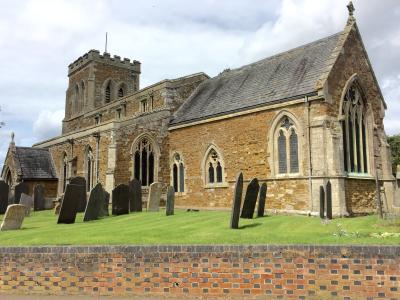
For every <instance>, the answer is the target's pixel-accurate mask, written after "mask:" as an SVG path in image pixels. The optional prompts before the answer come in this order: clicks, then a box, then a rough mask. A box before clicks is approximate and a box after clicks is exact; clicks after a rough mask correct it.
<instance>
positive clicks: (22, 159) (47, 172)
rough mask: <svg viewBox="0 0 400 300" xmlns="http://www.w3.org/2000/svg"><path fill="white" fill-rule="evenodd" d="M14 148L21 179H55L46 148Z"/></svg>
mask: <svg viewBox="0 0 400 300" xmlns="http://www.w3.org/2000/svg"><path fill="white" fill-rule="evenodd" d="M15 150H16V155H15V159H16V160H18V164H19V166H20V169H21V175H22V178H23V179H57V173H56V170H55V168H54V165H53V160H52V158H51V155H50V152H49V150H48V149H40V148H30V147H16V148H15Z"/></svg>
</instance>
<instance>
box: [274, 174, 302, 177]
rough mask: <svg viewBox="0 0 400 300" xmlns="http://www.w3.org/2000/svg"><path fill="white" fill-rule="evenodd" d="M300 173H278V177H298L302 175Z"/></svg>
mask: <svg viewBox="0 0 400 300" xmlns="http://www.w3.org/2000/svg"><path fill="white" fill-rule="evenodd" d="M300 176H301V174H300V173H286V174H276V176H275V177H276V178H298V177H300Z"/></svg>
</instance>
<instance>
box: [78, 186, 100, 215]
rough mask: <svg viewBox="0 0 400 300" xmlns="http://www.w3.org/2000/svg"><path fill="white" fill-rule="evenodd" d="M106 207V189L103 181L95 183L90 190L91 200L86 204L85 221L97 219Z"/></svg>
mask: <svg viewBox="0 0 400 300" xmlns="http://www.w3.org/2000/svg"><path fill="white" fill-rule="evenodd" d="M103 208H104V190H103V187H102V186H101V183H98V184H96V185H95V187H94V188H92V190H91V191H90V195H89V201H88V203H87V205H86V210H85V215H84V216H83V222H87V221H92V220H97V219H98V218H99V216H100V212H101V210H103Z"/></svg>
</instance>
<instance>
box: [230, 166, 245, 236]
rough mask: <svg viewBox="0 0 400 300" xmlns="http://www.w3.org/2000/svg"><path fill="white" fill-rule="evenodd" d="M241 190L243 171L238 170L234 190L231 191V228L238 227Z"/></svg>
mask: <svg viewBox="0 0 400 300" xmlns="http://www.w3.org/2000/svg"><path fill="white" fill-rule="evenodd" d="M242 192H243V173H242V172H240V173H239V174H238V175H237V176H236V183H235V190H234V193H233V202H232V212H231V228H232V229H238V228H239V217H240V207H241V206H242Z"/></svg>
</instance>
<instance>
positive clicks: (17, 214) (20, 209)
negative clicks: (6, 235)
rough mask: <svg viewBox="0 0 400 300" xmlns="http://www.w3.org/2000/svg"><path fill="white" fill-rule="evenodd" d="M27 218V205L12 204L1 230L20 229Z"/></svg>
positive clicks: (8, 208) (0, 227)
mask: <svg viewBox="0 0 400 300" xmlns="http://www.w3.org/2000/svg"><path fill="white" fill-rule="evenodd" d="M24 218H25V206H23V205H21V204H11V205H9V206H8V207H7V210H6V214H5V215H4V219H3V222H2V223H1V226H0V230H1V231H5V230H14V229H20V228H21V226H22V222H23V221H24Z"/></svg>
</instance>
